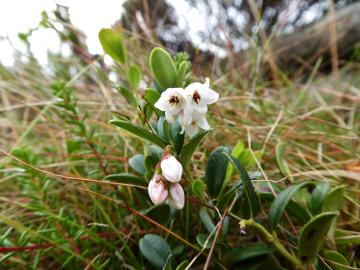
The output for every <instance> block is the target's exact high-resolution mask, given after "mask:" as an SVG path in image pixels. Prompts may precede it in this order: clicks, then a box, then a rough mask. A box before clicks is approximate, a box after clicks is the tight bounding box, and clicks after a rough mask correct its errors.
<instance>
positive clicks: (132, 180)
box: [104, 169, 145, 185]
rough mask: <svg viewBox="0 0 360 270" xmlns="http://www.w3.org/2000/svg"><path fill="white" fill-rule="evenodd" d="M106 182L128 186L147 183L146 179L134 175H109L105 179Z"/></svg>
mask: <svg viewBox="0 0 360 270" xmlns="http://www.w3.org/2000/svg"><path fill="white" fill-rule="evenodd" d="M141 171H142V169H141ZM104 180H108V181H116V182H118V183H126V184H134V185H143V184H144V183H145V180H144V178H142V177H139V176H136V175H133V174H132V173H117V174H109V175H107V176H105V177H104Z"/></svg>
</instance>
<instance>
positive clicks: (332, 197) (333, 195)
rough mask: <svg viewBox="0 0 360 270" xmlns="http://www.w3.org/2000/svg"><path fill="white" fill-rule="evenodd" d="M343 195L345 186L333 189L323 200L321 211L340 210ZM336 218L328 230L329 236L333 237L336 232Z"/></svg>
mask: <svg viewBox="0 0 360 270" xmlns="http://www.w3.org/2000/svg"><path fill="white" fill-rule="evenodd" d="M344 193H345V186H339V187H335V188H333V189H332V190H331V191H330V192H329V193H328V194H327V195H326V198H325V199H324V203H323V205H322V211H323V212H326V211H339V210H340V209H341V206H342V203H343V198H344ZM336 223H337V218H334V220H333V222H332V224H331V226H330V230H329V234H328V235H329V236H334V234H335V230H336Z"/></svg>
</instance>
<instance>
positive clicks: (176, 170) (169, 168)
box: [160, 155, 183, 183]
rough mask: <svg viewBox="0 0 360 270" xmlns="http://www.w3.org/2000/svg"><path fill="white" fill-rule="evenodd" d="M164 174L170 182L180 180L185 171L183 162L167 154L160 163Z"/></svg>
mask: <svg viewBox="0 0 360 270" xmlns="http://www.w3.org/2000/svg"><path fill="white" fill-rule="evenodd" d="M160 167H161V171H162V175H163V176H164V178H165V179H166V180H167V181H169V182H173V183H176V182H180V180H181V176H182V173H183V167H182V165H181V163H180V162H179V161H178V160H177V159H176V158H175V157H174V156H172V155H167V156H165V157H164V158H163V160H162V161H161V163H160Z"/></svg>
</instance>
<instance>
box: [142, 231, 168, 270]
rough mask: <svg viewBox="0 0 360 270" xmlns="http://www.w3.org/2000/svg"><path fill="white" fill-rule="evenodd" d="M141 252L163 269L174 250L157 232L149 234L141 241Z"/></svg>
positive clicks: (155, 265)
mask: <svg viewBox="0 0 360 270" xmlns="http://www.w3.org/2000/svg"><path fill="white" fill-rule="evenodd" d="M139 247H140V252H141V254H142V255H143V256H144V257H145V258H146V259H147V260H148V261H149V262H150V263H151V264H152V265H153V266H154V267H156V268H157V269H162V268H163V267H164V265H165V264H166V262H167V260H168V258H169V256H170V255H172V251H171V249H170V246H169V245H168V243H167V242H166V241H165V239H163V238H162V237H160V236H159V235H156V234H147V235H145V236H144V237H143V238H141V239H140V242H139Z"/></svg>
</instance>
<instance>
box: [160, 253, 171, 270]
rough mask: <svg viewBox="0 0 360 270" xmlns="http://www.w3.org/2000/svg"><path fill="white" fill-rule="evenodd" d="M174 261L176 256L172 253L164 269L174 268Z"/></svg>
mask: <svg viewBox="0 0 360 270" xmlns="http://www.w3.org/2000/svg"><path fill="white" fill-rule="evenodd" d="M173 261H174V257H173V255H172V254H170V255H169V257H168V258H167V261H166V263H165V265H164V266H163V268H162V270H172V269H173V268H172V265H173Z"/></svg>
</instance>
